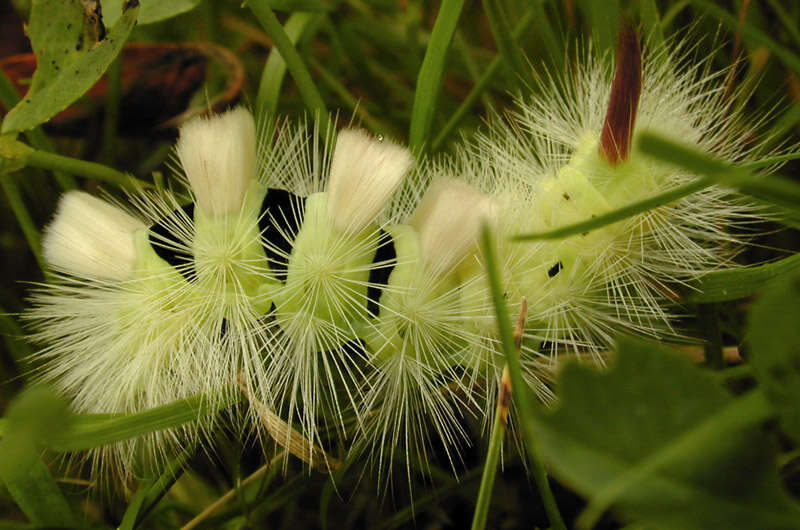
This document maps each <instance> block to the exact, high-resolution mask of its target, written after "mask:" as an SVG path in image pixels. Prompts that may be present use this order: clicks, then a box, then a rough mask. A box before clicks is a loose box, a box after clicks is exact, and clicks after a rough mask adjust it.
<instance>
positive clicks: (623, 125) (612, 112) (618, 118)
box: [599, 19, 642, 165]
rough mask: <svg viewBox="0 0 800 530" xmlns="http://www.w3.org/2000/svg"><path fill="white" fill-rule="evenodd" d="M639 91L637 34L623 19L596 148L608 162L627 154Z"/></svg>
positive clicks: (629, 148) (639, 59) (639, 57)
mask: <svg viewBox="0 0 800 530" xmlns="http://www.w3.org/2000/svg"><path fill="white" fill-rule="evenodd" d="M641 92H642V50H641V48H640V47H639V36H638V35H637V34H636V30H635V29H634V28H633V26H632V25H631V23H630V22H629V21H628V20H626V19H623V20H622V23H621V24H620V28H619V40H618V43H617V65H616V70H615V72H614V82H613V83H612V85H611V97H610V98H609V101H608V110H607V111H606V120H605V122H604V123H603V133H602V134H601V136H600V147H599V152H600V156H602V157H603V158H604V159H605V160H607V161H608V162H609V163H610V164H612V165H617V164H619V163H620V162H624V161H625V160H627V159H628V155H629V154H630V150H631V139H632V137H633V126H634V124H635V122H636V110H637V108H638V107H639V96H640V95H641Z"/></svg>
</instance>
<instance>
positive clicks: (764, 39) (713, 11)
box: [692, 0, 800, 75]
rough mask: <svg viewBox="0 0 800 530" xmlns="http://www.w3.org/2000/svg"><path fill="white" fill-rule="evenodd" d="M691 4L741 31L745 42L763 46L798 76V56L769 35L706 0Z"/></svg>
mask: <svg viewBox="0 0 800 530" xmlns="http://www.w3.org/2000/svg"><path fill="white" fill-rule="evenodd" d="M692 4H694V5H695V6H697V8H698V9H700V10H701V11H705V12H706V13H709V14H710V15H712V16H713V17H715V18H717V19H719V20H720V21H721V22H722V23H723V24H725V25H726V26H728V27H729V28H730V29H732V30H733V31H741V33H742V37H743V38H744V39H745V40H749V41H751V42H754V43H756V44H760V45H762V46H765V47H766V48H767V49H768V50H770V51H771V52H772V53H773V54H775V56H776V57H778V58H779V59H780V60H781V61H783V62H784V64H786V66H788V67H789V68H791V69H792V70H793V71H794V73H795V74H798V75H800V56H798V55H797V54H795V53H793V52H792V51H790V50H789V49H788V48H785V47H784V46H782V45H780V44H778V43H777V42H775V40H773V39H772V38H770V36H769V35H767V34H766V33H764V32H763V31H761V30H760V29H758V28H756V27H755V26H754V25H753V24H751V23H749V22H747V21H746V20H745V21H741V20H739V18H738V17H737V16H735V15H733V14H731V13H728V12H727V11H726V10H725V9H723V8H721V7H719V6H717V4H715V3H712V2H707V1H706V0H692Z"/></svg>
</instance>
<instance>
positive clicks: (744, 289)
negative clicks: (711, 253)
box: [683, 254, 800, 304]
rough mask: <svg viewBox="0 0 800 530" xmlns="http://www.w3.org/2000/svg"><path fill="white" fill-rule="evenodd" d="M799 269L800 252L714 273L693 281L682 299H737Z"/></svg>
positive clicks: (691, 300) (694, 302) (720, 300)
mask: <svg viewBox="0 0 800 530" xmlns="http://www.w3.org/2000/svg"><path fill="white" fill-rule="evenodd" d="M797 272H800V254H795V255H793V256H789V257H788V258H784V259H782V260H780V261H776V262H774V263H765V264H764V265H756V266H754V267H746V268H742V269H731V270H722V271H716V272H711V273H708V274H706V275H705V276H703V277H702V278H699V279H697V280H696V281H694V282H692V283H691V288H692V289H693V291H692V292H690V293H689V294H688V295H686V296H685V297H684V298H683V300H684V301H686V302H689V303H693V304H706V303H713V302H725V301H728V300H738V299H739V298H745V297H747V296H750V295H753V294H755V293H757V292H759V291H761V290H763V289H764V287H765V286H766V285H767V284H768V283H769V282H770V281H772V280H774V279H776V278H778V277H781V276H785V275H787V274H792V273H797Z"/></svg>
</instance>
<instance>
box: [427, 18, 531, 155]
mask: <svg viewBox="0 0 800 530" xmlns="http://www.w3.org/2000/svg"><path fill="white" fill-rule="evenodd" d="M537 19H538V17H537V16H536V10H535V9H534V7H531V8H529V9H528V10H527V11H525V14H523V15H522V18H521V19H520V21H519V23H518V24H517V26H516V27H515V28H514V34H513V36H514V38H515V39H518V38H519V37H520V36H521V35H522V34H524V33H525V32H526V31H528V29H529V28H530V26H531V24H533V21H534V20H537ZM502 65H503V56H502V55H498V56H496V57H495V58H494V59H492V62H491V63H489V66H488V67H487V68H486V70H485V71H484V72H483V74H482V75H481V76H480V78H478V81H477V82H476V83H475V86H473V87H472V90H470V92H469V94H468V95H467V97H466V98H464V101H462V102H461V104H460V105H459V106H458V108H457V109H456V111H455V112H454V113H453V114H452V116H450V119H449V120H447V123H446V124H445V125H444V127H442V130H441V131H439V134H437V135H436V138H435V139H434V140H433V143H432V144H431V150H432V151H433V152H436V151H438V150H439V148H440V147H441V146H442V144H443V143H444V141H445V140H446V139H447V138H448V137H449V136H450V134H452V132H453V130H454V129H455V128H456V126H458V124H459V123H460V122H461V120H462V119H463V118H464V116H466V115H467V113H468V112H469V111H470V109H472V107H473V106H474V105H475V103H476V102H477V101H478V98H480V97H481V94H483V93H484V91H485V90H486V88H487V87H488V86H489V82H490V81H491V80H492V78H493V77H494V76H495V74H496V73H497V71H498V70H499V69H500V67H501V66H502Z"/></svg>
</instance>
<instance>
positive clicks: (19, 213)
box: [0, 175, 46, 272]
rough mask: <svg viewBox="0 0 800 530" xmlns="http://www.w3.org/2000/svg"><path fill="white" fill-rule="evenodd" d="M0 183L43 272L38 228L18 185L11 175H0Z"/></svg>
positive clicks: (44, 267) (43, 265)
mask: <svg viewBox="0 0 800 530" xmlns="http://www.w3.org/2000/svg"><path fill="white" fill-rule="evenodd" d="M0 185H2V187H3V192H4V193H5V194H6V198H7V199H8V204H9V205H11V210H12V211H13V212H14V216H15V217H16V218H17V222H18V223H19V226H20V228H21V229H22V233H23V234H24V235H25V239H26V240H27V241H28V246H29V247H30V249H31V252H33V255H34V257H35V258H36V262H37V263H38V264H39V268H40V269H41V270H42V272H44V271H45V270H46V265H45V262H44V258H42V247H41V237H40V235H39V229H38V228H37V227H36V223H34V222H33V218H32V217H31V213H30V212H29V211H28V208H27V206H25V201H23V200H22V194H21V193H20V191H19V186H17V183H16V182H15V181H14V178H13V175H2V176H0Z"/></svg>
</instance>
